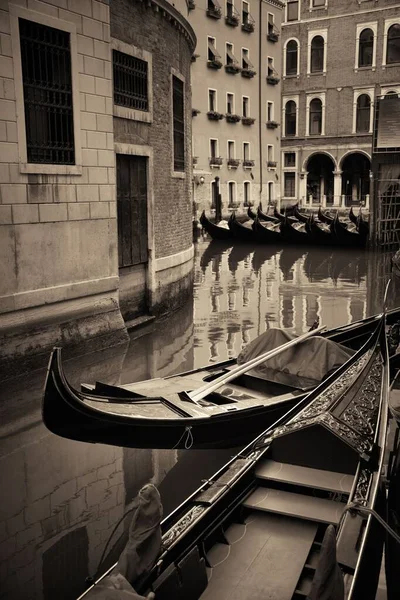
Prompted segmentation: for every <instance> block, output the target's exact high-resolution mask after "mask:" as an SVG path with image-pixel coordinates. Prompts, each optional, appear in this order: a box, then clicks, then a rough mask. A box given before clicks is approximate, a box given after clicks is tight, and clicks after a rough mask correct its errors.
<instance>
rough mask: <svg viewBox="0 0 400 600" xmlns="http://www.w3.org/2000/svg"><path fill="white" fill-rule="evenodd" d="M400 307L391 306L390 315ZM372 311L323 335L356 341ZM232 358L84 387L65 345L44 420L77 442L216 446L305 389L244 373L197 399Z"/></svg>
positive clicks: (55, 359)
mask: <svg viewBox="0 0 400 600" xmlns="http://www.w3.org/2000/svg"><path fill="white" fill-rule="evenodd" d="M399 314H400V311H393V313H392V314H391V318H392V320H395V318H396V317H397V316H399ZM374 324H375V318H370V319H367V320H365V321H363V322H360V323H358V324H354V325H350V326H346V327H343V328H338V329H336V330H331V331H328V332H326V333H325V334H323V336H324V337H327V338H328V339H330V340H332V341H335V342H337V343H340V344H345V345H347V346H349V347H351V348H356V347H358V346H359V344H360V343H361V342H362V341H363V340H364V339H365V336H367V335H368V334H369V333H370V331H371V329H372V328H373V327H374ZM234 365H235V361H229V362H227V363H221V364H218V365H214V366H210V367H206V368H204V369H197V370H196V371H191V372H189V373H186V374H182V375H177V376H172V377H168V378H165V379H155V380H149V381H145V382H139V383H137V384H130V385H127V386H119V387H116V386H109V385H107V384H96V387H95V388H94V389H90V388H86V389H85V391H84V392H79V391H76V390H74V389H73V388H72V387H71V386H70V385H69V383H68V382H67V380H66V378H65V375H64V372H63V369H62V362H61V351H60V349H55V350H54V351H53V353H52V356H51V359H50V364H49V368H48V373H47V379H46V384H45V391H44V396H43V421H44V423H45V425H46V426H47V428H48V429H49V430H50V431H52V432H53V433H55V434H57V435H59V436H61V437H65V438H68V439H74V440H77V441H84V442H93V443H103V444H111V445H117V446H124V447H131V448H136V447H138V448H185V447H186V448H187V447H193V448H218V447H221V448H222V447H233V446H237V445H239V444H241V443H245V442H246V441H248V440H249V439H251V437H252V436H254V435H255V434H257V433H258V432H259V431H260V430H262V429H264V428H265V427H266V426H268V425H269V424H271V423H272V422H274V421H275V420H276V419H277V418H279V417H280V416H282V415H283V414H285V412H287V411H288V410H289V409H290V408H291V407H293V406H294V405H296V404H297V402H298V401H299V399H300V398H301V397H302V396H303V395H304V394H305V393H306V392H305V389H304V387H303V388H302V387H301V386H300V387H298V386H297V384H296V385H295V387H293V385H292V383H290V382H289V383H288V381H287V379H286V380H285V381H283V382H282V381H281V382H277V380H276V381H275V382H271V381H269V380H264V379H260V378H259V376H256V377H254V376H253V375H251V374H250V373H249V374H246V375H243V376H241V377H240V378H238V379H236V380H234V385H233V387H232V385H231V384H229V385H228V386H225V388H221V390H220V391H219V392H218V393H217V392H214V393H213V394H211V395H209V396H207V398H206V402H205V404H203V405H197V404H195V403H193V402H191V401H190V398H189V397H188V396H187V392H188V391H189V390H193V389H197V388H199V387H200V386H202V385H204V383H205V382H207V381H211V380H213V379H215V378H216V377H217V376H219V375H221V374H223V373H225V372H226V371H227V369H229V368H230V367H232V366H234Z"/></svg>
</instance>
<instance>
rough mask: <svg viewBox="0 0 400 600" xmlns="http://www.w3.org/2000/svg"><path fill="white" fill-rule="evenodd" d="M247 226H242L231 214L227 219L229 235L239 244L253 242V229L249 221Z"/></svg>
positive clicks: (233, 214)
mask: <svg viewBox="0 0 400 600" xmlns="http://www.w3.org/2000/svg"><path fill="white" fill-rule="evenodd" d="M247 223H248V226H246V225H243V224H242V223H240V222H239V221H238V220H237V219H236V215H235V213H232V214H231V216H230V217H229V221H228V225H229V229H230V231H231V235H232V236H233V238H234V239H235V240H238V241H240V242H254V234H253V229H252V227H251V224H250V222H249V221H247Z"/></svg>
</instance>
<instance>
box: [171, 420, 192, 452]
mask: <svg viewBox="0 0 400 600" xmlns="http://www.w3.org/2000/svg"><path fill="white" fill-rule="evenodd" d="M185 435H186V439H185V444H184V448H185V450H190V448H191V447H192V446H193V442H194V440H193V434H192V426H191V425H186V427H185V430H184V432H183V433H182V435H181V437H180V438H179V440H178V441H177V442H176V444H175V446H173V447H172V450H175V448H177V447H178V446H179V444H180V442H181V440H182V439H183V437H184V436H185Z"/></svg>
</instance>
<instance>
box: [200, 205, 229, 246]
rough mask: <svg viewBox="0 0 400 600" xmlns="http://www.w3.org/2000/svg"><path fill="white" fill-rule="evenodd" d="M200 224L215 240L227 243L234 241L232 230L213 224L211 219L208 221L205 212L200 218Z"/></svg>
mask: <svg viewBox="0 0 400 600" xmlns="http://www.w3.org/2000/svg"><path fill="white" fill-rule="evenodd" d="M200 223H201V226H202V227H203V229H205V230H206V232H207V233H208V235H209V236H211V237H212V239H213V240H224V241H226V240H232V239H233V236H232V233H231V231H230V229H229V228H225V227H220V226H219V225H216V224H215V223H212V222H211V221H210V220H209V219H207V217H206V213H205V211H204V210H203V212H202V213H201V216H200Z"/></svg>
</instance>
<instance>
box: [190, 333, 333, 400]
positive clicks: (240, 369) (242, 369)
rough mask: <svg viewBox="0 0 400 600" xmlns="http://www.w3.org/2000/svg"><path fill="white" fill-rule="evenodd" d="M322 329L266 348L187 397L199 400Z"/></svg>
mask: <svg viewBox="0 0 400 600" xmlns="http://www.w3.org/2000/svg"><path fill="white" fill-rule="evenodd" d="M323 329H325V326H321V327H318V328H317V329H313V330H312V331H307V333H304V334H303V335H301V336H299V337H297V338H294V339H293V340H289V341H288V342H286V343H285V344H282V346H278V348H274V349H273V350H268V352H264V354H260V356H256V357H255V358H253V359H251V360H249V361H247V362H246V363H244V364H243V365H239V366H237V367H236V368H235V369H232V370H231V371H229V373H224V374H223V375H221V377H218V378H217V379H214V381H211V382H210V383H207V384H206V385H203V386H202V387H201V388H198V389H197V390H194V391H193V392H190V393H189V394H188V396H189V398H190V399H191V400H193V402H197V401H198V400H201V399H202V398H204V396H207V394H211V393H212V392H214V391H215V390H216V389H218V388H219V387H220V386H221V385H223V384H224V383H228V381H231V380H232V379H235V377H239V375H243V373H246V371H249V370H250V369H253V368H254V367H257V366H258V365H259V364H261V363H263V362H264V361H266V360H269V359H270V358H273V357H274V356H277V354H280V353H281V352H284V351H285V350H287V349H288V348H291V347H292V346H296V345H297V344H300V343H301V342H303V341H304V340H306V339H307V338H309V337H311V336H312V335H316V334H317V333H319V332H320V331H322V330H323Z"/></svg>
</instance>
